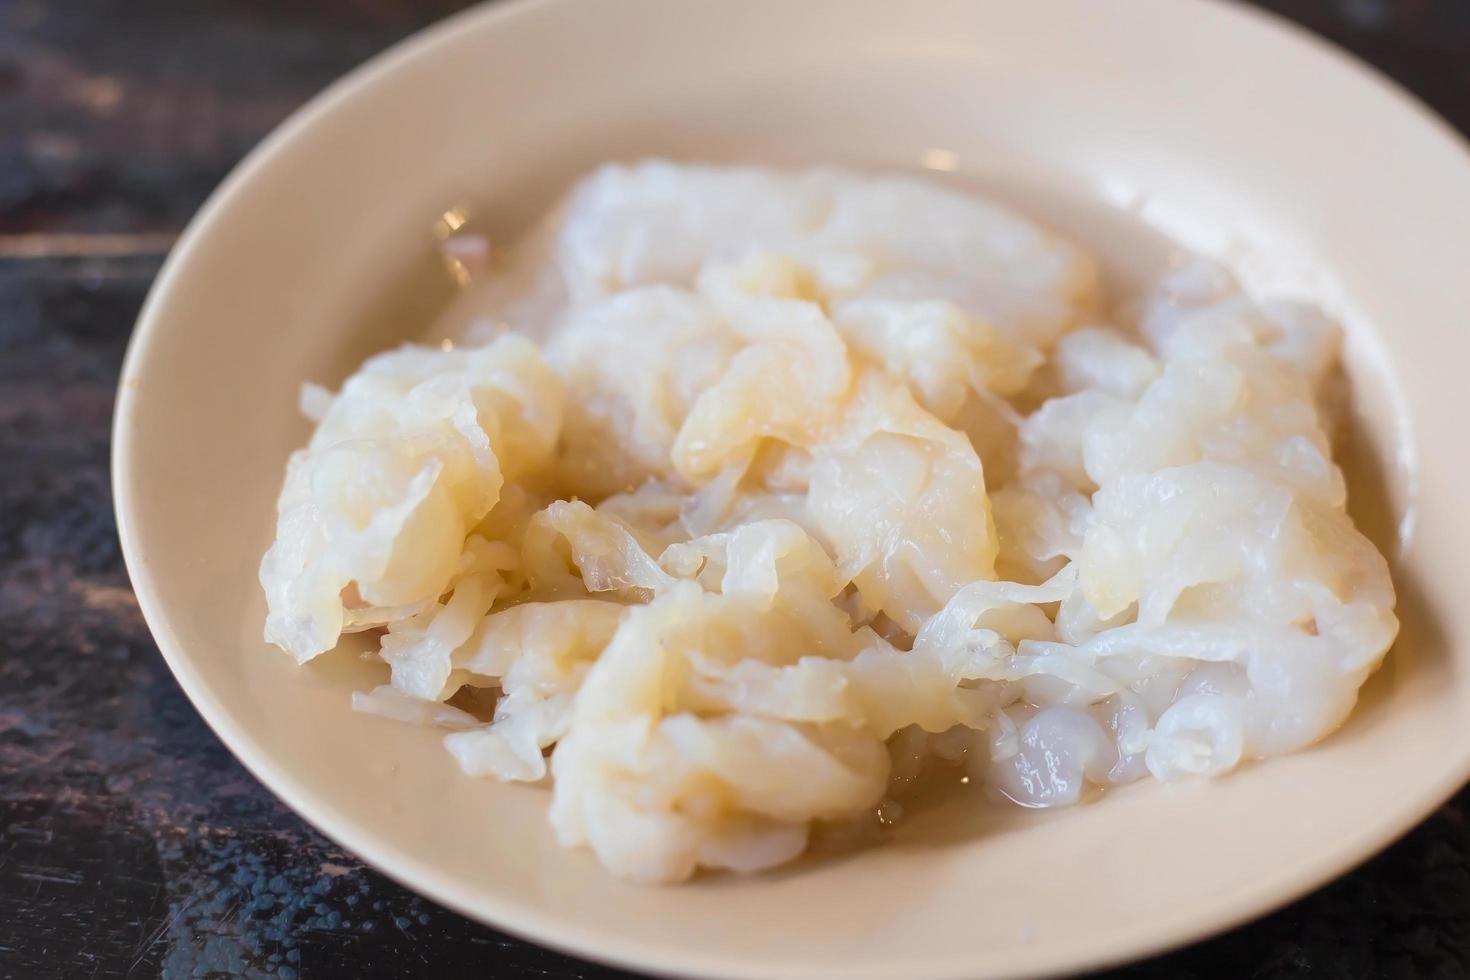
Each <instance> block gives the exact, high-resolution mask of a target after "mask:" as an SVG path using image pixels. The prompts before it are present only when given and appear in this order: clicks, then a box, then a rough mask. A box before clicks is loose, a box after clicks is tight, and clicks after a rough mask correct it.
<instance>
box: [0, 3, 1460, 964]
mask: <svg viewBox="0 0 1470 980" xmlns="http://www.w3.org/2000/svg"><path fill="white" fill-rule="evenodd" d="M459 5H460V4H458V3H456V2H454V0H315V2H301V0H129V2H123V0H0V977H5V978H10V977H14V978H29V977H53V976H88V977H150V976H157V975H164V976H169V977H225V976H276V977H281V978H283V980H291V978H294V977H333V976H350V977H373V978H389V977H417V976H460V975H469V974H471V973H472V972H473V973H474V974H476V975H486V976H519V975H537V976H544V977H607V976H614V975H616V974H614V973H613V972H612V971H609V970H606V969H603V968H599V967H596V966H591V965H588V964H586V963H582V962H579V961H577V960H573V959H570V958H568V957H565V956H562V955H559V954H556V953H552V952H548V951H546V950H543V949H540V948H537V947H535V946H532V945H530V944H527V943H524V942H520V941H518V940H515V939H511V938H508V937H506V936H504V935H501V934H500V933H497V932H494V931H493V930H490V929H485V928H481V927H479V926H476V925H473V924H471V923H469V922H467V921H465V920H463V919H461V918H459V917H458V916H456V915H454V914H452V913H450V912H446V911H444V910H442V909H439V908H437V907H435V906H434V905H432V904H430V903H428V902H425V901H423V900H421V899H419V898H418V897H417V896H415V895H413V894H411V893H409V892H407V891H405V890H403V889H402V888H399V887H398V886H396V885H394V884H393V883H391V882H389V881H387V880H385V879H384V878H383V877H381V876H380V875H378V874H376V873H374V872H372V871H370V870H368V869H366V868H364V867H363V866H362V865H361V864H360V863H359V862H358V861H357V860H356V859H355V858H353V857H352V855H350V854H345V853H343V852H342V851H341V850H339V849H338V848H336V847H335V846H333V845H332V844H331V843H330V842H328V841H326V840H325V839H323V838H322V837H321V835H320V834H318V833H316V832H315V831H313V830H312V829H311V828H310V827H308V826H306V825H305V824H304V823H302V821H301V820H299V819H298V818H297V817H296V816H294V815H293V814H292V813H291V812H289V811H288V810H287V809H286V808H285V807H283V806H282V805H281V804H280V803H278V802H276V800H275V799H274V798H272V797H271V796H270V794H269V793H267V792H266V791H265V790H264V789H263V788H262V787H261V786H260V785H258V784H257V783H256V782H255V781H254V779H252V778H251V777H250V776H249V775H248V774H247V773H246V772H245V771H244V770H243V769H242V768H241V767H240V766H239V765H238V764H237V763H236V762H235V761H234V759H233V758H232V757H231V756H230V754H229V753H228V752H227V751H225V749H224V748H223V747H222V746H221V745H220V743H219V742H218V741H216V739H215V738H214V736H213V735H212V734H211V733H210V732H209V730H208V729H207V728H206V727H205V725H204V723H203V722H202V721H201V720H200V719H199V716H198V715H197V714H195V712H194V710H193V708H192V707H190V705H189V703H188V702H187V701H186V700H185V699H184V697H183V695H182V694H181V693H180V692H179V690H178V688H177V687H176V686H175V684H174V682H173V679H172V678H171V677H170V675H169V673H168V670H167V668H166V667H165V666H164V664H163V661H162V659H160V657H159V656H158V654H157V652H156V650H155V649H154V646H153V642H152V640H151V639H150V638H149V635H148V631H147V630H146V629H145V628H144V626H143V623H142V620H141V618H140V617H139V615H138V609H137V606H136V604H135V602H134V600H133V597H132V593H131V592H130V590H129V588H128V581H127V577H126V575H125V574H124V571H123V567H122V561H121V558H120V556H119V554H118V546H117V539H116V535H115V531H114V527H113V518H112V506H111V500H110V494H109V489H108V464H107V451H108V424H109V421H110V415H111V410H112V398H113V387H114V385H115V383H116V381H117V375H118V367H119V363H120V360H121V358H122V353H123V347H124V344H125V343H126V342H127V339H128V333H129V331H130V330H131V329H132V325H133V319H134V317H135V316H136V314H137V311H138V306H139V304H140V303H141V301H142V299H143V296H144V294H145V292H146V291H147V289H148V285H149V282H150V281H151V279H152V277H153V275H154V273H155V272H156V271H157V268H158V265H159V262H160V260H161V259H162V257H163V255H164V253H165V252H166V251H167V250H168V248H169V246H170V244H171V243H172V241H173V238H174V236H175V235H176V234H177V233H178V231H179V229H180V228H181V227H182V226H183V225H184V223H185V222H186V221H187V220H188V219H189V216H190V215H191V214H192V213H193V212H194V210H195V208H197V207H198V205H199V204H200V202H201V201H202V200H203V199H204V197H205V195H206V194H207V193H208V192H209V190H210V189H211V188H212V187H213V186H214V185H215V184H216V183H217V182H218V181H219V180H220V179H221V178H222V177H223V176H224V175H225V173H226V171H228V170H229V169H230V167H231V166H233V165H234V164H235V162H236V161H237V160H238V159H239V158H240V156H241V155H242V154H243V153H244V152H245V151H246V150H248V149H249V148H250V146H251V145H252V144H254V143H255V142H256V141H257V140H258V139H259V138H260V137H261V136H262V135H263V134H264V133H265V132H266V131H267V130H268V129H270V127H271V126H273V125H274V124H275V123H276V122H277V121H278V120H280V119H281V118H282V117H283V116H285V115H286V114H287V113H288V112H290V111H291V110H292V109H293V108H294V107H295V106H297V105H298V104H299V103H300V102H302V101H303V100H304V99H306V98H307V97H308V96H310V95H311V94H312V93H313V92H315V91H316V90H318V89H319V88H321V87H322V86H323V85H325V84H326V83H327V82H328V81H330V80H331V79H332V78H333V77H335V76H336V75H338V74H339V73H341V72H342V71H344V70H345V69H347V68H349V67H351V66H352V65H354V64H356V63H358V62H359V61H361V60H363V59H364V58H366V57H368V56H369V55H371V54H373V53H374V52H376V51H378V50H379V49H381V48H383V47H385V46H387V45H388V44H390V43H392V42H393V41H395V40H397V39H398V38H400V37H402V36H404V35H405V34H408V33H409V32H411V31H413V30H414V29H416V28H418V27H420V26H421V25H423V24H425V23H427V22H429V21H431V20H434V19H436V18H437V17H439V16H442V15H443V14H445V13H448V12H449V11H450V10H452V9H453V8H455V7H457V6H459ZM1266 5H1267V6H1270V7H1272V8H1274V9H1276V10H1278V11H1279V12H1281V13H1283V14H1285V15H1287V16H1288V17H1291V18H1294V19H1296V20H1298V21H1300V22H1301V23H1303V24H1306V25H1307V26H1308V27H1310V28H1312V29H1314V30H1317V31H1319V32H1321V33H1322V34H1325V35H1327V36H1328V37H1330V38H1332V39H1333V40H1335V41H1337V42H1338V43H1340V44H1342V45H1344V46H1346V47H1347V48H1350V49H1352V50H1353V51H1355V52H1357V53H1358V54H1360V55H1361V56H1363V57H1364V58H1366V59H1367V60H1369V61H1371V62H1373V63H1374V64H1376V65H1378V66H1379V67H1380V68H1382V69H1383V70H1384V71H1386V72H1387V73H1388V74H1390V75H1392V76H1394V77H1395V78H1397V79H1399V80H1400V81H1401V82H1402V83H1403V84H1404V85H1406V86H1407V87H1408V88H1410V89H1412V90H1413V91H1414V92H1416V93H1417V94H1418V95H1419V96H1420V97H1421V98H1423V99H1424V100H1425V101H1427V102H1428V103H1429V104H1430V105H1432V106H1433V107H1434V108H1435V109H1437V110H1438V111H1439V112H1441V113H1442V114H1443V115H1445V116H1446V117H1448V118H1449V119H1450V121H1451V122H1452V123H1454V124H1455V125H1456V126H1458V127H1459V128H1460V129H1461V130H1462V131H1470V0H1271V2H1269V3H1267V4H1266ZM1467 801H1470V795H1467V794H1465V793H1462V794H1461V795H1460V796H1459V797H1458V798H1457V799H1455V800H1454V801H1453V802H1451V803H1450V804H1448V805H1447V806H1445V807H1444V808H1443V809H1442V810H1440V811H1439V812H1438V813H1437V814H1435V815H1434V816H1433V817H1432V818H1431V819H1430V820H1429V821H1427V822H1426V823H1425V824H1424V825H1423V826H1421V827H1420V828H1419V829H1418V830H1416V831H1414V832H1413V833H1412V834H1410V835H1409V836H1408V837H1407V838H1406V839H1405V840H1403V841H1402V842H1401V843H1399V844H1397V845H1396V846H1394V847H1393V848H1391V849H1390V850H1389V851H1388V852H1387V853H1385V854H1384V855H1382V856H1381V857H1379V858H1377V859H1376V860H1374V861H1372V862H1371V863H1369V864H1368V865H1367V866H1366V867H1364V868H1362V869H1360V870H1358V871H1356V872H1354V873H1353V874H1351V875H1349V876H1347V877H1346V878H1344V879H1342V880H1341V881H1339V882H1337V883H1336V884H1334V885H1332V886H1330V887H1328V888H1325V889H1323V890H1322V891H1320V892H1318V893H1317V894H1315V895H1313V896H1311V897H1309V898H1307V899H1304V900H1303V901H1301V902H1298V903H1297V904H1295V905H1293V906H1291V907H1290V908H1287V909H1286V910H1284V911H1281V912H1278V913H1276V914H1275V915H1273V916H1271V917H1269V918H1266V919H1264V920H1262V921H1260V922H1258V923H1256V924H1255V925H1252V926H1249V927H1247V928H1244V929H1241V930H1239V931H1236V932H1234V933H1231V934H1229V935H1227V936H1224V937H1222V938H1219V939H1215V940H1213V941H1210V942H1207V943H1204V944H1203V945H1200V946H1196V947H1194V948H1192V949H1188V950H1185V951H1183V952H1180V953H1177V954H1174V955H1172V956H1168V957H1165V958H1163V959H1159V960H1155V961H1152V962H1149V963H1144V964H1141V965H1138V966H1135V967H1131V968H1129V969H1128V970H1126V971H1123V973H1122V975H1126V976H1133V977H1215V976H1219V977H1237V976H1251V977H1285V976H1312V977H1342V976H1361V977H1379V976H1385V977H1397V976H1446V977H1450V976H1466V975H1470V828H1467V826H1466V824H1465V818H1464V808H1465V806H1466V803H1467ZM1202 843H1203V842H1202Z"/></svg>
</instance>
